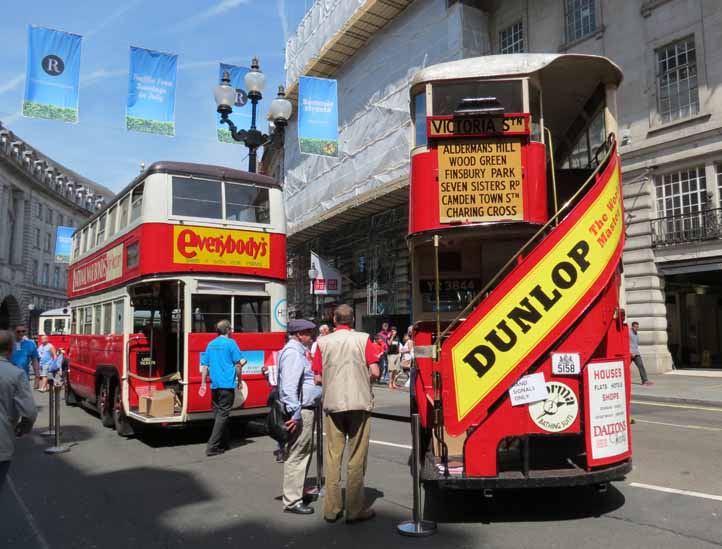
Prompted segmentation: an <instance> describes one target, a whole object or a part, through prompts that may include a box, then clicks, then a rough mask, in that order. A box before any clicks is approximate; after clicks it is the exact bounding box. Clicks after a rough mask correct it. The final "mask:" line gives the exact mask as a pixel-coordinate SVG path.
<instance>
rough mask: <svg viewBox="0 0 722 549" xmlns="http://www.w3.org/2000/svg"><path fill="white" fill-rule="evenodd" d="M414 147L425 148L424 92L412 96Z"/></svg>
mask: <svg viewBox="0 0 722 549" xmlns="http://www.w3.org/2000/svg"><path fill="white" fill-rule="evenodd" d="M414 130H415V132H414V147H422V146H426V143H427V138H426V90H424V91H422V92H420V93H417V94H416V95H415V96H414Z"/></svg>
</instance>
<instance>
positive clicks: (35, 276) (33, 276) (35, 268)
mask: <svg viewBox="0 0 722 549" xmlns="http://www.w3.org/2000/svg"><path fill="white" fill-rule="evenodd" d="M39 266H40V264H39V263H38V260H37V259H33V267H32V269H33V270H32V271H31V272H30V279H31V280H32V281H33V283H35V284H40V278H39V277H40V272H39V268H40V267H39Z"/></svg>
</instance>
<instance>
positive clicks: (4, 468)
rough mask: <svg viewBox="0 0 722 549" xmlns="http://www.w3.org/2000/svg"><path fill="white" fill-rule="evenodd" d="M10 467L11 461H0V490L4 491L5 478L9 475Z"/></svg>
mask: <svg viewBox="0 0 722 549" xmlns="http://www.w3.org/2000/svg"><path fill="white" fill-rule="evenodd" d="M8 469H10V462H9V461H0V492H2V489H3V485H4V484H5V478H6V477H7V476H8Z"/></svg>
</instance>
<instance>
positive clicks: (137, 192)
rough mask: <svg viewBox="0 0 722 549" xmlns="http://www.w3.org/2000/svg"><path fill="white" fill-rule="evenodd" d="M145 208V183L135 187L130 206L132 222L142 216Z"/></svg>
mask: <svg viewBox="0 0 722 549" xmlns="http://www.w3.org/2000/svg"><path fill="white" fill-rule="evenodd" d="M142 208H143V183H141V184H140V185H138V186H137V187H136V188H135V189H133V198H132V199H131V206H130V222H131V223H132V222H133V221H135V220H136V219H138V218H139V217H140V214H141V210H142Z"/></svg>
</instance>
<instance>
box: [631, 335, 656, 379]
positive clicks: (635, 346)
mask: <svg viewBox="0 0 722 549" xmlns="http://www.w3.org/2000/svg"><path fill="white" fill-rule="evenodd" d="M629 354H630V355H632V362H634V364H636V366H637V368H639V377H641V378H642V385H644V386H645V387H649V386H650V385H654V382H652V381H649V378H648V377H647V370H645V368H644V361H643V360H642V355H640V354H639V322H632V329H631V330H630V332H629Z"/></svg>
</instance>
